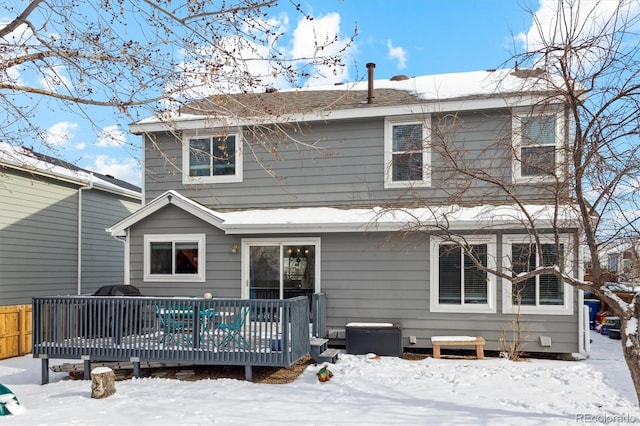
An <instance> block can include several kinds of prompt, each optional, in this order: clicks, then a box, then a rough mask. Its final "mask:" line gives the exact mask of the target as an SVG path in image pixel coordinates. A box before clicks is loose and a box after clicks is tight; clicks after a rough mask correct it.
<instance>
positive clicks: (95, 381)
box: [91, 367, 116, 399]
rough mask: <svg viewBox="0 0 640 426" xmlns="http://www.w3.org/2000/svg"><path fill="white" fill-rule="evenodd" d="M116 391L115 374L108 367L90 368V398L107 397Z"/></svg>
mask: <svg viewBox="0 0 640 426" xmlns="http://www.w3.org/2000/svg"><path fill="white" fill-rule="evenodd" d="M114 393H116V374H115V373H114V372H113V370H112V369H110V368H109V367H97V368H94V369H93V370H91V398H96V399H99V398H108V397H110V396H111V395H113V394H114Z"/></svg>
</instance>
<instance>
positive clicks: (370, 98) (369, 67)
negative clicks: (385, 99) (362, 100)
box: [367, 62, 376, 104]
mask: <svg viewBox="0 0 640 426" xmlns="http://www.w3.org/2000/svg"><path fill="white" fill-rule="evenodd" d="M375 67H376V64H374V63H373V62H369V63H368V64H367V70H368V71H369V89H368V93H367V103H368V104H372V103H373V101H374V99H375V98H376V97H375V96H373V69H374V68H375Z"/></svg>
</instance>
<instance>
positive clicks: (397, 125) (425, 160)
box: [384, 116, 431, 188]
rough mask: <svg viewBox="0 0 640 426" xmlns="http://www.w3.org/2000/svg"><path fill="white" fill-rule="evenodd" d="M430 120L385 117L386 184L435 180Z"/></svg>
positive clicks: (424, 182)
mask: <svg viewBox="0 0 640 426" xmlns="http://www.w3.org/2000/svg"><path fill="white" fill-rule="evenodd" d="M429 120H430V118H429V116H427V117H426V118H425V120H424V121H396V120H391V119H387V120H385V137H384V146H385V150H384V152H385V155H384V163H385V169H384V176H385V188H398V187H406V186H429V185H430V184H431V171H430V166H431V164H430V163H431V152H430V149H429V142H430V128H429V127H430V126H429V125H428V123H429Z"/></svg>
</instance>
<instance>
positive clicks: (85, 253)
mask: <svg viewBox="0 0 640 426" xmlns="http://www.w3.org/2000/svg"><path fill="white" fill-rule="evenodd" d="M138 208H140V201H138V200H133V199H129V198H125V197H121V196H118V195H116V194H111V193H107V192H103V191H97V190H91V191H84V192H83V194H82V277H81V278H82V293H83V294H85V293H93V292H94V291H95V290H97V289H98V288H99V287H101V286H103V285H112V284H123V283H124V261H125V258H124V243H123V242H122V241H118V240H116V239H115V238H113V237H112V236H111V235H110V234H109V233H108V232H106V228H108V227H110V226H111V225H113V224H114V223H116V222H118V221H119V220H122V219H124V218H125V217H126V216H128V215H129V214H131V213H133V212H134V211H136V210H137V209H138Z"/></svg>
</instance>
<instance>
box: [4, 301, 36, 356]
mask: <svg viewBox="0 0 640 426" xmlns="http://www.w3.org/2000/svg"><path fill="white" fill-rule="evenodd" d="M32 322H33V321H32V319H31V305H13V306H0V359H5V358H11V357H14V356H21V355H25V354H28V353H30V352H31V326H32Z"/></svg>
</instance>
